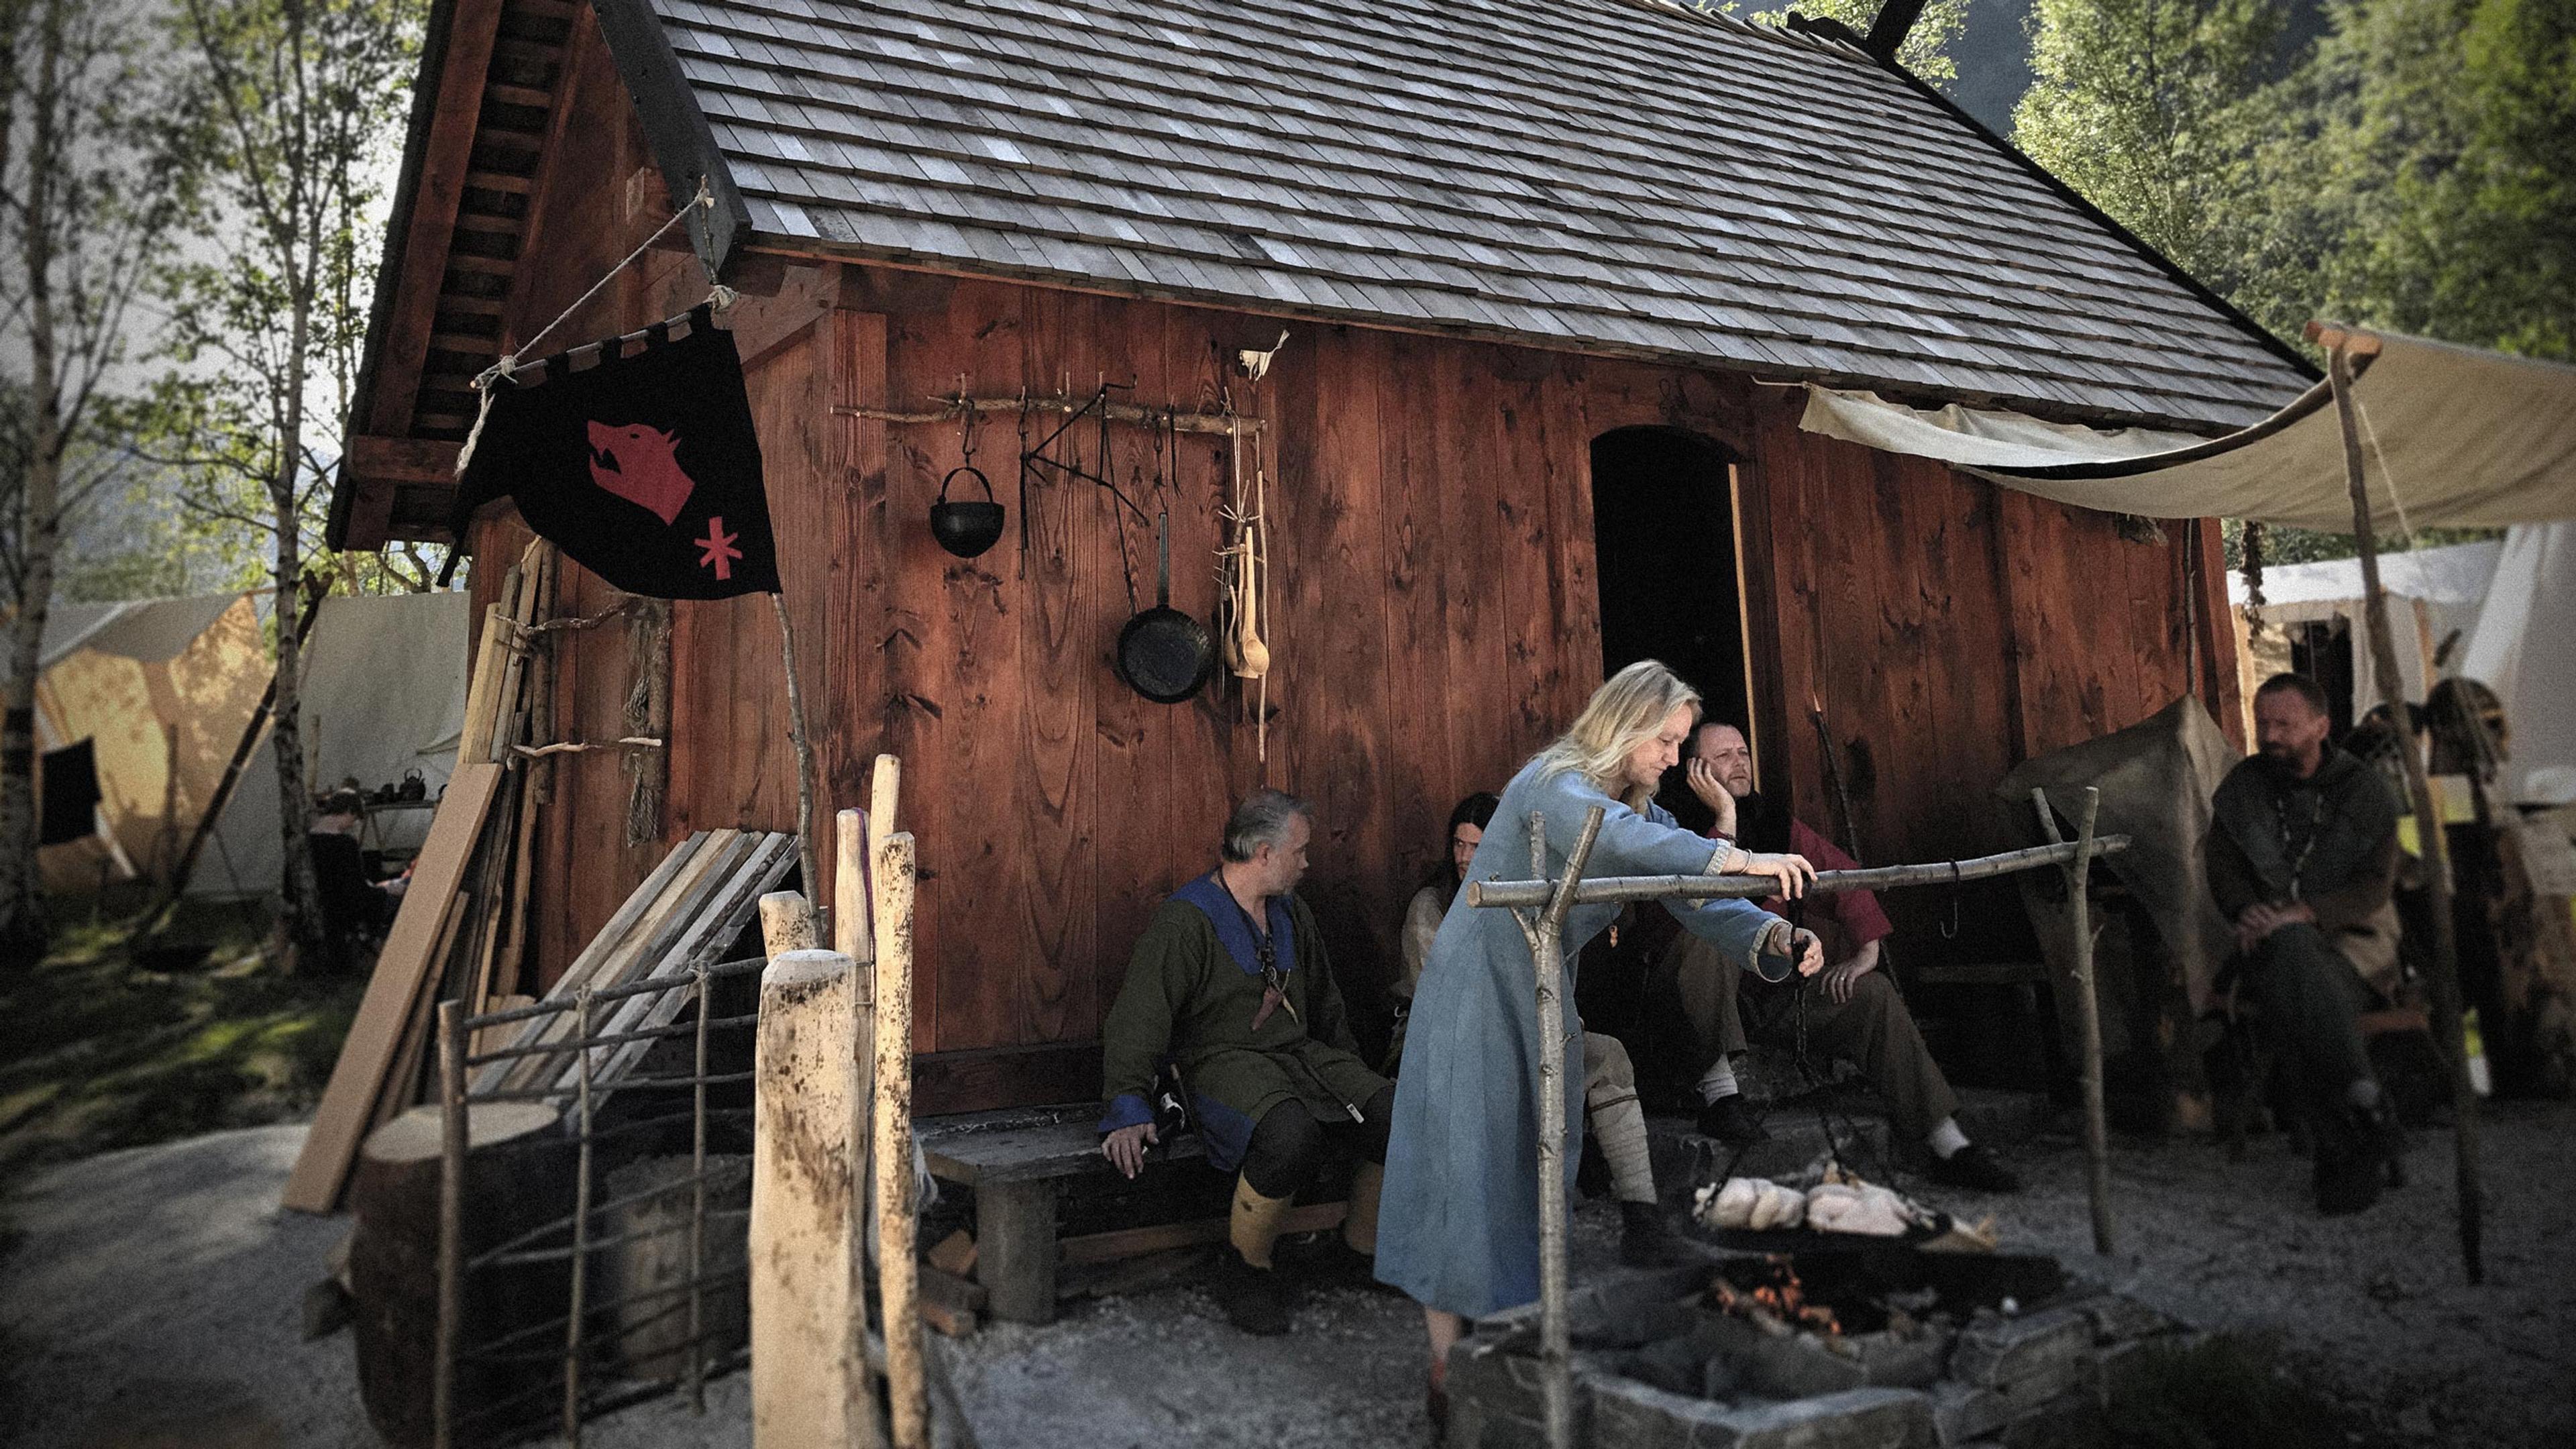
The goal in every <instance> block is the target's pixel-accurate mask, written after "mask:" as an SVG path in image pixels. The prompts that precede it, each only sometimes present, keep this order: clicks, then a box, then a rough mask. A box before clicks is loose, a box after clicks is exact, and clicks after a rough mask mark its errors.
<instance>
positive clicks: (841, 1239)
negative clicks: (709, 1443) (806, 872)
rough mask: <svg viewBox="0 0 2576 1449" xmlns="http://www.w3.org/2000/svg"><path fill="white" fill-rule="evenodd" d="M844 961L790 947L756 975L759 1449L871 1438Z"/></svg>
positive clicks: (754, 1340)
mask: <svg viewBox="0 0 2576 1449" xmlns="http://www.w3.org/2000/svg"><path fill="white" fill-rule="evenodd" d="M851 969H852V968H851V965H850V958H849V957H847V956H844V955H841V954H840V953H839V952H836V951H791V952H789V953H787V954H786V955H783V956H780V957H778V958H777V959H776V960H773V961H771V962H770V963H769V966H768V969H766V970H765V971H763V972H762V973H761V978H760V1040H759V1046H758V1048H757V1058H756V1061H755V1065H754V1069H753V1070H754V1073H755V1077H756V1081H757V1092H756V1095H755V1098H754V1101H755V1104H756V1105H755V1115H754V1118H753V1134H752V1173H751V1231H750V1248H751V1265H752V1266H751V1284H750V1292H751V1438H752V1443H753V1444H754V1445H755V1446H756V1449H804V1446H808V1445H820V1446H830V1449H838V1446H841V1445H845V1444H859V1443H866V1442H872V1441H873V1438H874V1436H873V1434H872V1433H870V1432H869V1428H868V1426H869V1425H870V1424H871V1423H872V1416H871V1415H870V1414H869V1413H867V1412H866V1410H865V1406H867V1405H868V1404H869V1402H870V1401H871V1400H872V1399H873V1397H874V1396H873V1395H872V1394H870V1393H869V1392H868V1391H867V1371H866V1365H865V1362H864V1360H863V1359H862V1358H861V1357H860V1356H859V1355H857V1354H856V1353H854V1352H852V1348H853V1344H852V1333H853V1325H854V1324H856V1323H857V1322H858V1321H859V1320H860V1317H861V1315H862V1313H863V1311H864V1305H863V1302H862V1300H861V1298H860V1297H859V1295H858V1292H857V1288H858V1284H859V1281H860V1280H859V1276H858V1274H859V1268H860V1265H859V1261H858V1260H859V1254H860V1242H859V1237H858V1235H857V1234H856V1233H854V1232H852V1231H851V1222H852V1209H853V1207H854V1205H855V1203H856V1201H857V1199H858V1195H859V1193H860V1191H861V1190H862V1189H861V1184H860V1183H859V1182H858V1180H857V1179H856V1177H855V1176H854V1175H853V1173H852V1171H851V1167H852V1164H853V1162H854V1161H855V1159H856V1154H855V1151H854V1148H855V1144H854V1143H853V1142H852V1141H851V1128H852V1126H853V1124H854V1123H855V1122H856V1121H857V1116H856V1112H855V1111H854V1103H853V1100H852V1098H853V1090H852V1089H853V1085H854V1076H855V1070H854V1069H855V1066H856V1063H857V1060H858V1044H857V1043H856V1042H855V1041H853V1040H852V1039H851V1036H850V1015H849V1012H848V1009H847V1002H848V999H849V996H848V993H849V976H850V971H851Z"/></svg>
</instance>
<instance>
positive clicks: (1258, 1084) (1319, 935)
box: [1100, 790, 1395, 1334]
mask: <svg viewBox="0 0 2576 1449" xmlns="http://www.w3.org/2000/svg"><path fill="white" fill-rule="evenodd" d="M1313 836H1314V821H1313V818H1312V813H1311V811H1310V810H1309V808H1308V807H1307V805H1306V803H1305V802H1304V801H1302V800H1299V799H1298V798H1297V797H1295V796H1293V795H1288V794H1283V793H1281V792H1280V791H1277V790H1261V791H1257V792H1255V793H1254V794H1252V795H1251V796H1250V797H1248V798H1246V799H1245V800H1244V801H1243V803H1242V804H1240V805H1237V806H1236V807H1235V808H1234V813H1233V815H1232V816H1230V817H1228V819H1227V820H1226V823H1225V840H1224V842H1223V848H1222V856H1223V859H1222V861H1221V863H1220V864H1219V865H1218V866H1217V868H1216V869H1215V870H1213V871H1210V872H1209V873H1208V874H1206V875H1203V876H1200V877H1199V878H1198V879H1196V880H1193V881H1191V882H1190V883H1189V884H1187V885H1184V886H1182V887H1181V888H1180V889H1179V890H1176V891H1174V892H1172V895H1171V898H1170V899H1169V900H1166V901H1164V902H1163V905H1162V908H1161V909H1160V910H1158V911H1156V912H1155V913H1154V919H1153V921H1152V922H1151V923H1149V924H1148V925H1147V926H1146V927H1145V934H1144V935H1143V936H1141V937H1139V938H1138V939H1137V942H1136V951H1135V954H1134V955H1133V956H1131V957H1129V958H1128V962H1127V982H1126V984H1125V985H1124V986H1122V987H1121V988H1120V989H1119V992H1118V1001H1117V1003H1116V1004H1115V1005H1113V1006H1112V1007H1110V1009H1109V1020H1108V1021H1107V1022H1106V1023H1105V1024H1104V1025H1103V1026H1102V1028H1101V1048H1102V1057H1103V1059H1104V1070H1105V1076H1106V1078H1107V1090H1106V1091H1105V1093H1104V1094H1103V1095H1105V1096H1106V1097H1107V1098H1108V1099H1109V1112H1108V1115H1106V1116H1105V1117H1103V1118H1102V1119H1101V1121H1100V1130H1101V1133H1102V1134H1103V1135H1102V1138H1101V1142H1100V1150H1101V1152H1102V1153H1103V1154H1104V1155H1106V1156H1107V1157H1108V1159H1109V1160H1110V1162H1111V1163H1112V1164H1114V1165H1115V1166H1116V1167H1117V1168H1118V1170H1119V1171H1120V1172H1123V1173H1125V1174H1127V1175H1128V1176H1129V1177H1134V1176H1135V1175H1136V1174H1137V1172H1138V1171H1139V1170H1141V1169H1142V1168H1143V1166H1144V1162H1145V1147H1146V1144H1148V1143H1151V1142H1155V1141H1157V1140H1158V1135H1159V1129H1157V1128H1156V1126H1155V1125H1154V1112H1153V1106H1152V1101H1153V1092H1154V1079H1155V1076H1156V1074H1157V1073H1158V1072H1159V1071H1160V1070H1161V1068H1162V1064H1163V1063H1164V1062H1165V1061H1166V1060H1168V1061H1171V1062H1173V1063H1174V1064H1176V1065H1177V1066H1178V1067H1179V1069H1180V1074H1181V1083H1182V1086H1183V1088H1184V1090H1185V1091H1186V1092H1187V1093H1188V1096H1189V1103H1190V1110H1191V1112H1192V1114H1193V1115H1194V1116H1195V1117H1196V1118H1197V1120H1198V1125H1199V1136H1200V1140H1201V1142H1202V1143H1203V1145H1204V1146H1205V1147H1206V1149H1207V1158H1208V1162H1209V1163H1210V1164H1211V1165H1213V1166H1214V1167H1216V1168H1217V1170H1219V1171H1221V1172H1223V1171H1231V1170H1234V1169H1236V1168H1237V1167H1240V1168H1241V1176H1240V1177H1239V1178H1238V1179H1237V1180H1236V1182H1235V1187H1234V1210H1233V1213H1232V1215H1231V1221H1230V1223H1229V1225H1228V1232H1227V1243H1228V1246H1227V1250H1226V1252H1225V1254H1224V1257H1223V1261H1222V1264H1221V1269H1220V1272H1219V1274H1218V1278H1217V1281H1216V1283H1215V1285H1214V1288H1215V1293H1216V1298H1217V1302H1218V1303H1219V1305H1221V1306H1222V1307H1223V1308H1224V1310H1225V1316H1226V1318H1227V1319H1228V1320H1229V1321H1231V1322H1232V1323H1233V1324H1234V1325H1235V1327H1237V1328H1240V1329H1242V1330H1244V1331H1245V1332H1247V1333H1265V1334H1269V1333H1285V1332H1287V1331H1288V1319H1289V1314H1290V1312H1291V1311H1292V1309H1293V1308H1294V1306H1295V1302H1294V1298H1293V1295H1292V1294H1291V1293H1290V1291H1289V1288H1288V1286H1287V1284H1286V1283H1285V1282H1284V1281H1283V1280H1282V1278H1281V1276H1280V1274H1279V1272H1278V1271H1277V1270H1276V1269H1275V1268H1274V1267H1273V1266H1272V1262H1271V1247H1272V1245H1273V1244H1275V1243H1276V1242H1277V1241H1278V1238H1279V1230H1280V1225H1281V1223H1282V1221H1283V1220H1284V1219H1285V1218H1286V1217H1287V1215H1288V1207H1289V1203H1290V1200H1291V1199H1292V1198H1294V1197H1295V1195H1296V1193H1297V1190H1298V1189H1299V1188H1301V1187H1303V1186H1305V1185H1306V1183H1307V1182H1308V1180H1309V1179H1311V1178H1312V1177H1313V1176H1314V1175H1315V1171H1316V1169H1317V1168H1318V1167H1319V1166H1321V1165H1322V1162H1323V1159H1324V1152H1325V1148H1326V1145H1327V1142H1328V1139H1330V1138H1332V1137H1335V1136H1339V1137H1344V1138H1347V1139H1349V1146H1350V1147H1351V1149H1352V1150H1353V1151H1354V1152H1355V1153H1356V1154H1357V1156H1358V1158H1359V1162H1358V1166H1357V1167H1356V1168H1355V1169H1354V1171H1353V1172H1352V1175H1351V1200H1350V1201H1351V1205H1350V1214H1349V1216H1348V1217H1347V1218H1345V1219H1344V1220H1343V1223H1342V1241H1343V1242H1344V1243H1345V1244H1347V1245H1348V1247H1349V1249H1350V1251H1351V1253H1353V1254H1354V1255H1356V1256H1357V1257H1358V1258H1359V1259H1360V1260H1362V1262H1363V1263H1365V1261H1366V1260H1367V1259H1370V1258H1373V1257H1375V1256H1376V1253H1377V1197H1378V1187H1379V1184H1380V1183H1381V1182H1382V1181H1383V1180H1384V1178H1385V1175H1386V1169H1385V1162H1386V1135H1387V1124H1388V1120H1389V1116H1388V1114H1389V1113H1390V1111H1391V1110H1392V1109H1393V1106H1394V1101H1395V1087H1394V1085H1393V1084H1392V1083H1390V1082H1388V1081H1387V1080H1386V1078H1384V1077H1381V1076H1379V1075H1378V1074H1377V1073H1375V1072H1373V1071H1370V1070H1369V1069H1368V1067H1367V1066H1366V1065H1365V1064H1364V1063H1362V1062H1361V1060H1360V1058H1359V1054H1358V1050H1357V1043H1356V1042H1354V1041H1353V1040H1352V1038H1351V1028H1350V1021H1349V1018H1348V1017H1347V1016H1346V1015H1345V1014H1344V1012H1343V1010H1342V997H1341V993H1340V992H1339V991H1338V990H1336V989H1335V988H1334V986H1333V976H1332V968H1331V966H1330V964H1329V963H1328V962H1327V961H1326V960H1325V958H1324V938H1323V932H1322V931H1321V930H1319V929H1318V928H1317V927H1316V925H1315V916H1314V913H1313V912H1312V911H1310V910H1308V909H1307V908H1306V903H1305V902H1304V901H1301V900H1299V899H1297V897H1296V896H1295V895H1294V894H1292V892H1293V891H1294V890H1295V889H1296V886H1297V882H1298V881H1299V880H1300V879H1302V878H1303V877H1304V876H1305V874H1306V845H1307V842H1308V841H1309V840H1311V839H1312V838H1313Z"/></svg>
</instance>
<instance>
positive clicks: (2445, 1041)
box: [2308, 323, 2486, 1283]
mask: <svg viewBox="0 0 2576 1449" xmlns="http://www.w3.org/2000/svg"><path fill="white" fill-rule="evenodd" d="M2308 334H2309V336H2310V338H2311V339H2314V340H2316V341H2318V342H2319V344H2320V345H2322V346H2324V347H2325V348H2327V349H2328V351H2327V353H2326V382H2327V385H2328V386H2329V387H2331V388H2332V389H2333V391H2334V403H2335V416H2336V419H2337V420H2338V421H2339V422H2340V423H2341V424H2342V427H2343V475H2344V484H2345V487H2346V488H2347V489H2348V490H2349V491H2350V492H2351V494H2352V538H2353V543H2354V544H2355V545H2356V546H2357V547H2358V550H2359V552H2360V555H2361V594H2362V605H2363V610H2364V614H2365V617H2366V618H2367V619H2368V620H2369V623H2370V653H2371V672H2372V673H2373V674H2376V675H2378V676H2379V698H2380V702H2381V703H2383V704H2385V705H2387V706H2388V717H2389V718H2390V719H2392V720H2399V721H2402V720H2404V719H2405V718H2406V694H2405V686H2404V683H2403V682H2402V680H2401V679H2400V677H2399V675H2398V673H2397V643H2396V636H2395V635H2393V634H2391V633H2390V632H2389V627H2388V592H2387V590H2385V589H2384V588H2382V587H2381V586H2380V582H2379V536H2378V534H2377V532H2376V531H2375V529H2374V527H2373V525H2372V522H2371V517H2370V491H2369V488H2368V486H2367V484H2366V483H2365V482H2364V481H2363V477H2362V465H2361V437H2360V433H2359V429H2358V428H2357V427H2356V425H2355V421H2354V417H2353V402H2352V362H2351V358H2352V357H2353V356H2364V357H2366V356H2370V355H2372V354H2374V353H2376V352H2377V351H2378V350H2379V339H2377V338H2375V337H2371V336H2368V335H2367V334H2355V333H2351V332H2349V331H2347V330H2345V329H2341V328H2334V327H2328V326H2325V325H2323V324H2319V323H2310V324H2309V327H2308ZM2365 344H2367V345H2366V346H2365ZM2398 753H2399V755H2400V757H2401V758H2403V759H2404V760H2405V762H2406V793H2407V796H2408V797H2409V805H2410V808H2411V809H2412V810H2413V811H2414V813H2415V836H2416V839H2417V840H2418V841H2420V842H2421V844H2422V848H2423V852H2424V874H2425V877H2426V880H2425V894H2426V895H2427V896H2429V897H2430V898H2431V906H2432V911H2431V914H2432V918H2433V941H2432V946H2433V950H2432V958H2433V959H2432V967H2433V970H2432V978H2433V1030H2434V1032H2435V1034H2436V1035H2438V1036H2439V1037H2440V1039H2441V1043H2442V1049H2443V1051H2444V1053H2445V1054H2447V1055H2448V1056H2449V1057H2450V1059H2451V1115H2452V1118H2453V1121H2454V1123H2455V1124H2456V1125H2455V1126H2454V1128H2453V1134H2454V1135H2453V1137H2452V1163H2451V1167H2452V1179H2453V1183H2454V1186H2455V1188H2456V1190H2457V1192H2458V1195H2459V1205H2460V1206H2459V1227H2460V1266H2461V1268H2462V1269H2463V1270H2464V1271H2465V1272H2466V1273H2467V1274H2468V1279H2469V1281H2470V1282H2471V1283H2482V1282H2484V1281H2486V1261H2485V1250H2484V1247H2483V1244H2482V1237H2483V1224H2482V1219H2483V1217H2484V1212H2483V1204H2482V1202H2481V1200H2480V1193H2479V1189H2478V1095H2477V1090H2476V1088H2474V1087H2473V1086H2471V1085H2470V1083H2469V1055H2468V1042H2467V1039H2466V1034H2465V1032H2464V1031H2463V1028H2462V1022H2461V1015H2460V948H2459V938H2458V935H2457V928H2456V923H2455V922H2454V921H2453V920H2452V918H2451V891H2452V882H2451V850H2450V842H2449V841H2448V840H2446V839H2445V838H2444V837H2443V826H2442V812H2441V810H2440V809H2439V808H2438V807H2437V806H2436V804H2435V802H2434V799H2433V782H2432V780H2431V778H2430V777H2429V776H2427V775H2426V773H2425V769H2424V756H2423V754H2422V752H2421V751H2419V750H2418V749H2417V748H2416V747H2415V744H2414V741H2413V740H2411V739H2409V740H2408V741H2407V743H2406V748H2405V749H2403V750H2401V751H2399V752H2398Z"/></svg>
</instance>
